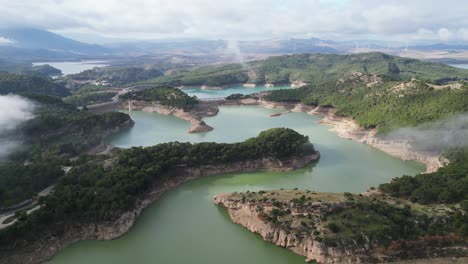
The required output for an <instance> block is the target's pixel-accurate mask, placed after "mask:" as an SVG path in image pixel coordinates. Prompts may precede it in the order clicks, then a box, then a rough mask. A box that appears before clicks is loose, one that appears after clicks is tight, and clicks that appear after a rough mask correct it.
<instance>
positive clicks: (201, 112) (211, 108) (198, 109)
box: [124, 101, 219, 133]
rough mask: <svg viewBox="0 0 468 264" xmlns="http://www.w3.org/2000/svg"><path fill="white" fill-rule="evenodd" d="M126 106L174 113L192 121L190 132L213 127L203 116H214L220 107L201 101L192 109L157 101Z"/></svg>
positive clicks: (138, 102) (146, 110)
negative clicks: (162, 103)
mask: <svg viewBox="0 0 468 264" xmlns="http://www.w3.org/2000/svg"><path fill="white" fill-rule="evenodd" d="M124 106H125V107H130V109H131V110H140V111H144V112H156V113H159V114H163V115H173V116H175V117H178V118H180V119H183V120H185V121H188V122H190V128H189V130H188V133H199V132H208V131H211V130H213V128H212V127H211V126H209V125H207V124H206V123H205V122H204V121H203V118H204V117H207V116H214V115H216V114H217V113H218V111H219V109H218V107H217V106H216V105H214V104H209V103H204V102H201V103H199V104H197V105H195V106H194V107H193V108H192V109H191V110H190V111H185V110H184V109H181V108H176V107H169V106H164V105H161V104H159V103H156V102H145V101H132V102H131V103H130V104H128V102H125V103H124Z"/></svg>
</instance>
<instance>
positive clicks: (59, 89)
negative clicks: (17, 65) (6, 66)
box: [0, 72, 70, 96]
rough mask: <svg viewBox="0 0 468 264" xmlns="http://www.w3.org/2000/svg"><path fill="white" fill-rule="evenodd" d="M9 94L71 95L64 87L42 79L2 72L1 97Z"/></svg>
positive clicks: (0, 79)
mask: <svg viewBox="0 0 468 264" xmlns="http://www.w3.org/2000/svg"><path fill="white" fill-rule="evenodd" d="M9 93H15V94H44V95H52V96H67V95H70V91H68V90H67V89H66V88H65V87H64V86H63V85H59V84H56V83H53V82H52V81H49V80H47V79H44V78H41V77H37V76H31V75H20V74H12V73H7V72H0V95H3V94H9Z"/></svg>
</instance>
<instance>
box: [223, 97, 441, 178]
mask: <svg viewBox="0 0 468 264" xmlns="http://www.w3.org/2000/svg"><path fill="white" fill-rule="evenodd" d="M221 104H225V105H258V106H261V107H265V108H268V109H287V110H291V111H292V112H304V113H307V114H309V115H324V118H323V119H322V120H320V123H321V124H325V125H330V126H332V128H331V129H330V130H331V131H333V132H335V133H337V134H338V136H340V137H342V138H347V139H351V140H354V141H357V142H360V143H365V144H369V145H371V146H373V147H375V148H377V149H380V150H382V151H383V152H386V153H388V154H390V155H392V156H395V157H398V158H400V159H402V160H413V161H417V162H421V163H424V164H425V165H426V172H427V173H429V172H434V171H437V170H438V169H439V168H440V167H443V166H444V165H445V164H447V163H448V160H447V159H446V158H444V157H442V156H441V155H440V154H439V153H432V152H422V151H417V150H414V149H413V148H412V147H411V145H410V144H408V143H407V142H399V141H395V140H386V139H383V138H380V137H378V136H377V129H364V128H362V127H360V126H359V125H358V124H357V123H356V121H354V120H353V119H352V118H349V117H339V116H336V115H335V112H336V109H335V108H333V107H315V106H310V105H306V104H303V103H289V102H271V101H266V100H262V99H259V100H257V99H254V98H246V99H241V100H227V101H226V102H222V103H221Z"/></svg>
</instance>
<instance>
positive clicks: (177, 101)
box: [120, 86, 198, 110]
mask: <svg viewBox="0 0 468 264" xmlns="http://www.w3.org/2000/svg"><path fill="white" fill-rule="evenodd" d="M120 98H121V99H123V100H141V101H147V102H158V103H160V104H161V105H165V106H170V107H176V108H182V109H186V110H188V109H191V108H192V107H193V106H194V105H196V104H197V103H198V99H197V98H196V97H195V96H189V95H187V94H186V93H184V92H183V91H181V90H180V89H177V88H174V87H168V86H161V87H154V88H149V89H145V90H142V91H135V92H129V93H126V94H124V95H121V96H120Z"/></svg>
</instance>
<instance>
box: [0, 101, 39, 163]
mask: <svg viewBox="0 0 468 264" xmlns="http://www.w3.org/2000/svg"><path fill="white" fill-rule="evenodd" d="M33 110H34V104H33V103H32V102H30V101H29V100H27V99H25V98H23V97H20V96H17V95H0V146H1V147H0V159H1V158H4V157H5V156H7V155H8V154H9V153H11V152H12V151H13V150H15V149H16V148H17V147H18V146H19V145H20V142H19V141H18V139H17V138H15V139H13V138H12V137H11V135H10V134H11V132H12V131H13V130H14V129H15V128H16V127H18V126H19V125H20V124H21V123H23V122H25V121H27V120H29V119H31V118H33V117H34V116H33Z"/></svg>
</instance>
